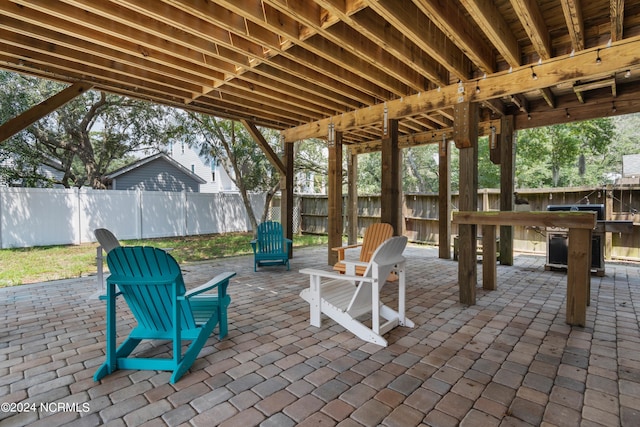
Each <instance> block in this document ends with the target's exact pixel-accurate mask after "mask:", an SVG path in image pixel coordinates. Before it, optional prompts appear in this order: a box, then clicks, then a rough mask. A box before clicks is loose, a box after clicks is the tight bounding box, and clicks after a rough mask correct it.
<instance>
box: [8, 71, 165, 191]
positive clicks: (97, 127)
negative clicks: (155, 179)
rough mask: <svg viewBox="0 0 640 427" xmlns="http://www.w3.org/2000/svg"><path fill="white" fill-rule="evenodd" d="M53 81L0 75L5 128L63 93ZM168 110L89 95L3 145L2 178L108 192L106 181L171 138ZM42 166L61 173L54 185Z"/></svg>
mask: <svg viewBox="0 0 640 427" xmlns="http://www.w3.org/2000/svg"><path fill="white" fill-rule="evenodd" d="M64 87H65V86H64V85H61V84H59V83H57V82H53V81H50V80H44V79H38V78H35V77H28V76H23V75H20V74H16V73H10V72H6V71H0V122H5V121H7V120H9V119H10V118H12V117H15V116H17V115H19V114H20V113H22V112H23V111H26V110H27V109H29V108H31V107H32V106H34V105H36V104H38V103H40V102H42V101H43V100H46V99H47V98H49V97H50V96H52V95H53V94H55V93H57V92H60V91H61V90H62V89H63V88H64ZM167 116H168V114H167V108H166V107H162V106H159V105H156V104H152V103H150V102H145V101H140V100H134V99H129V98H125V97H122V96H118V95H112V94H106V93H103V92H97V91H87V92H86V93H84V94H83V95H81V96H78V97H77V98H75V99H73V100H72V101H70V102H69V103H67V104H66V105H64V106H62V107H60V108H58V109H57V110H56V111H54V112H52V113H51V114H49V115H47V116H46V117H45V118H43V119H41V120H39V121H37V122H36V123H34V124H32V125H31V126H29V127H28V128H26V129H25V130H23V131H22V132H19V133H18V134H16V135H14V136H13V137H11V138H10V139H9V140H7V141H4V142H3V143H2V144H1V145H0V178H2V179H3V180H4V181H5V182H7V183H15V182H18V183H19V184H20V185H26V186H43V187H50V186H52V185H54V184H60V185H63V186H64V187H71V186H77V187H81V186H91V187H93V188H104V183H103V182H102V180H101V177H102V176H103V175H105V174H106V173H107V172H108V171H111V170H114V169H116V168H118V167H120V166H122V165H123V164H126V163H128V162H129V161H131V158H130V156H131V155H132V154H133V153H135V152H137V151H140V150H149V149H153V148H154V147H155V148H157V147H161V146H163V145H164V144H165V143H166V141H167V136H168V135H169V134H170V127H171V123H170V122H169V121H167V120H166V117H167ZM42 165H47V166H48V167H50V168H52V169H55V170H58V171H60V172H61V173H62V178H60V179H55V178H53V177H52V176H50V175H46V174H44V173H43V171H42Z"/></svg>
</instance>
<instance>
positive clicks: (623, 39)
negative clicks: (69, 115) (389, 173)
mask: <svg viewBox="0 0 640 427" xmlns="http://www.w3.org/2000/svg"><path fill="white" fill-rule="evenodd" d="M0 15H1V16H2V26H1V27H0V67H2V68H4V69H7V70H12V71H18V72H23V73H28V74H32V75H36V76H40V77H46V78H50V79H55V80H59V81H63V82H68V83H70V84H71V83H78V82H82V83H86V84H88V85H91V86H92V87H94V88H95V89H98V90H103V91H107V92H112V93H117V94H122V95H127V96H131V97H135V98H142V99H148V100H151V101H154V102H157V103H162V104H167V105H172V106H177V107H181V108H185V109H188V110H192V111H199V112H204V113H208V114H212V115H215V116H218V117H223V118H232V119H236V120H247V121H250V122H252V123H254V124H255V125H259V126H266V127H270V128H274V129H279V130H282V131H283V132H282V134H283V137H284V140H285V141H295V140H298V139H303V138H307V137H320V138H325V139H326V138H327V137H328V129H330V128H331V129H334V130H335V131H339V132H341V133H342V135H343V143H345V144H359V143H375V142H376V141H378V140H379V139H380V135H381V134H382V133H383V132H384V129H385V126H386V125H385V123H386V122H387V119H398V120H399V132H400V136H401V143H405V144H413V143H429V142H435V141H437V140H438V139H441V136H442V135H446V134H447V133H448V135H451V131H452V124H453V120H454V106H455V105H457V104H459V103H460V102H465V101H477V102H479V103H481V104H482V110H481V121H483V122H491V120H494V119H496V118H499V117H500V116H502V115H504V114H514V115H515V117H516V129H518V128H525V127H534V126H541V125H546V124H551V123H558V122H563V121H571V120H581V119H586V118H594V117H603V116H607V115H614V114H624V113H630V112H636V111H638V110H639V109H640V107H639V106H640V102H638V101H639V99H638V98H640V96H638V93H639V91H640V62H638V61H637V52H638V51H640V2H638V1H627V2H624V1H612V0H590V1H582V2H580V1H575V0H538V1H523V0H495V1H478V0H449V1H427V0H413V1H409V0H403V1H397V0H375V1H374V0H352V1H347V2H345V1H336V0H308V1H293V2H292V1H283V0H241V1H238V0H215V1H208V2H197V1H168V0H165V1H161V0H158V1H138V0H82V1H81V0H68V1H64V2H58V1H41V0H21V1H19V2H9V1H3V2H0ZM489 127H490V125H486V126H484V131H485V132H486V129H488V128H489ZM481 128H482V127H481ZM402 138H404V140H403V139H402ZM403 141H404V142H403Z"/></svg>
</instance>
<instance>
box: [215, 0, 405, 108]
mask: <svg viewBox="0 0 640 427" xmlns="http://www.w3.org/2000/svg"><path fill="white" fill-rule="evenodd" d="M256 1H257V2H258V3H262V2H260V1H259V0H244V1H241V2H238V1H236V0H229V1H224V0H216V3H217V4H219V5H222V6H224V7H225V8H226V9H228V10H231V11H233V12H234V13H237V14H238V15H240V16H243V17H244V18H246V19H247V20H250V21H251V22H252V23H253V24H255V25H259V26H261V27H263V28H265V29H267V30H268V31H270V32H272V33H273V34H282V33H285V34H286V35H287V36H289V37H290V38H291V39H292V40H293V41H294V44H293V45H291V46H290V47H288V49H286V51H291V52H294V51H295V52H296V54H295V55H294V57H293V58H295V59H296V60H298V61H300V63H301V64H303V65H304V66H306V67H308V68H312V69H316V70H317V71H320V72H322V73H324V74H325V79H326V78H327V77H331V78H333V79H335V80H337V81H341V82H342V83H344V84H346V85H351V86H353V87H356V88H358V89H359V90H361V91H362V92H365V93H368V94H371V95H372V96H375V97H377V98H378V99H388V98H389V97H390V94H395V95H402V94H406V93H407V88H406V86H405V85H404V84H401V83H400V82H398V81H397V80H396V79H392V78H391V77H390V76H389V75H388V74H386V73H384V72H382V71H381V70H379V69H377V68H373V67H369V66H367V63H366V62H365V61H364V60H362V59H361V58H360V57H358V56H356V55H352V54H350V53H349V52H346V51H345V50H343V49H341V48H340V47H339V46H337V45H335V44H334V43H331V42H329V41H328V40H326V39H325V38H323V37H308V38H306V39H304V40H303V39H302V38H301V37H300V32H299V28H300V23H298V22H297V21H295V20H293V19H291V18H290V17H289V16H287V15H284V14H283V13H281V12H280V11H279V10H277V9H274V8H273V7H271V6H270V5H268V4H262V8H261V9H262V11H261V12H258V11H257V9H256V8H255V7H248V6H245V5H246V4H247V2H248V3H249V4H251V3H253V2H256ZM287 31H289V33H287ZM269 47H270V48H271V49H274V50H275V51H277V52H281V53H285V51H284V50H282V49H281V48H280V47H279V46H269ZM345 70H348V71H345Z"/></svg>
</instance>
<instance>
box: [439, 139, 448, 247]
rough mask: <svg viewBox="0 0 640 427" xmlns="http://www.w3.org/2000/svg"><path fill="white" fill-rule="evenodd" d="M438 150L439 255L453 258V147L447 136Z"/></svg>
mask: <svg viewBox="0 0 640 427" xmlns="http://www.w3.org/2000/svg"><path fill="white" fill-rule="evenodd" d="M438 152H439V155H440V157H439V159H440V160H439V162H438V189H439V191H438V257H439V258H442V259H451V176H450V174H451V147H450V144H449V141H448V140H447V138H446V137H445V138H443V139H442V141H441V142H440V149H439V150H438Z"/></svg>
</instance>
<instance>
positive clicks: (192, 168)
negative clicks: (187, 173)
mask: <svg viewBox="0 0 640 427" xmlns="http://www.w3.org/2000/svg"><path fill="white" fill-rule="evenodd" d="M191 173H196V165H194V164H191Z"/></svg>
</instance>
